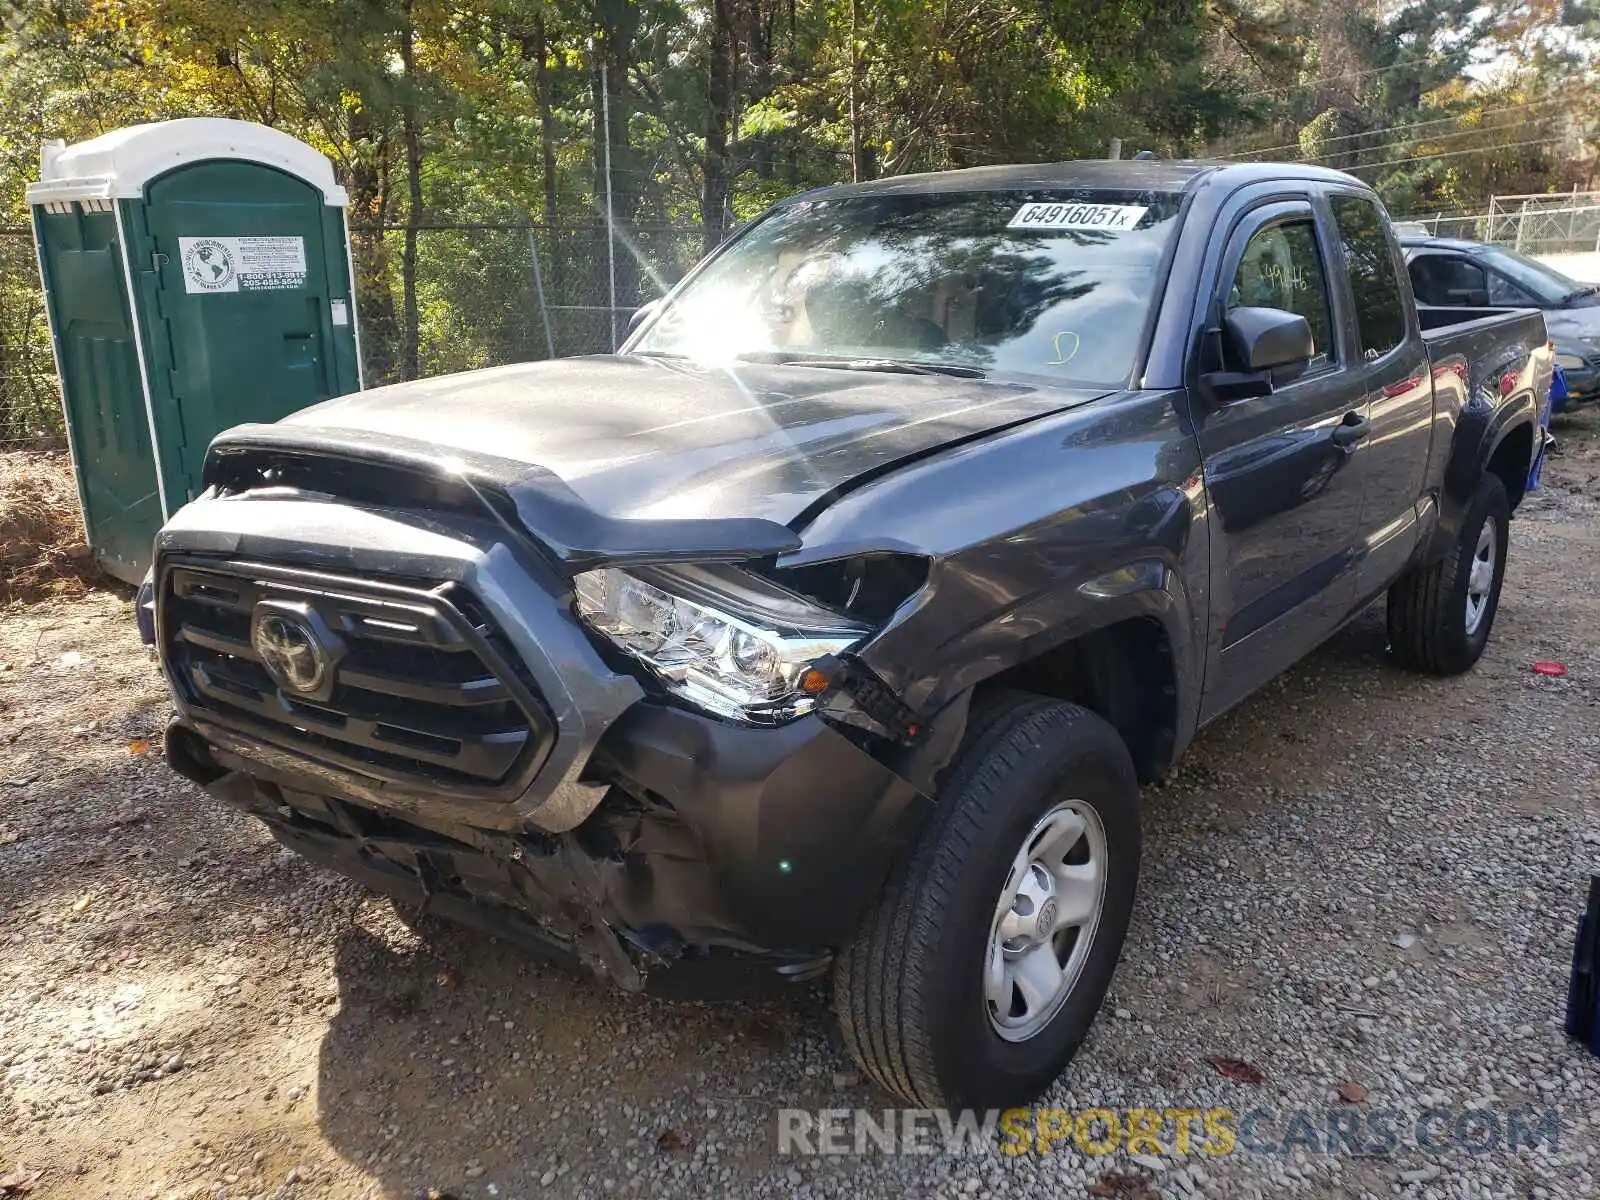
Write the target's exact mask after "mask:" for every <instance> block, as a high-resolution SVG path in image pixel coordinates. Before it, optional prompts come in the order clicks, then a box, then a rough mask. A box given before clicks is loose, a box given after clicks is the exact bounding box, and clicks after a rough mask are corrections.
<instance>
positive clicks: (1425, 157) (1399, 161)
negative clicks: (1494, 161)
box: [1344, 137, 1566, 171]
mask: <svg viewBox="0 0 1600 1200" xmlns="http://www.w3.org/2000/svg"><path fill="white" fill-rule="evenodd" d="M1565 140H1566V139H1565V138H1559V137H1549V138H1534V139H1532V140H1530V141H1526V142H1502V143H1500V144H1499V145H1497V146H1472V147H1469V148H1468V149H1466V150H1446V151H1444V152H1443V153H1442V154H1414V155H1412V156H1411V157H1410V158H1394V159H1390V160H1389V161H1388V162H1375V163H1361V164H1360V165H1359V166H1354V167H1345V168H1344V170H1346V171H1370V170H1372V169H1374V168H1375V167H1398V166H1402V165H1403V164H1405V163H1413V162H1429V161H1432V160H1433V159H1436V158H1456V157H1458V156H1460V155H1463V154H1492V153H1494V152H1495V151H1496V150H1517V149H1521V148H1522V147H1524V146H1552V145H1554V144H1555V143H1557V142H1561V141H1565Z"/></svg>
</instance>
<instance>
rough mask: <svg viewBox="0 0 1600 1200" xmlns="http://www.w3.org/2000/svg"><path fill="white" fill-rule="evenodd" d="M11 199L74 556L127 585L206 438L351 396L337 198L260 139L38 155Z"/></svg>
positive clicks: (130, 137) (238, 129)
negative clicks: (55, 418)
mask: <svg viewBox="0 0 1600 1200" xmlns="http://www.w3.org/2000/svg"><path fill="white" fill-rule="evenodd" d="M42 168H43V169H42V171H41V175H42V178H41V179H40V181H39V182H38V183H35V184H32V185H30V186H29V188H28V202H29V204H30V206H31V208H32V212H33V221H34V234H35V239H36V242H37V245H38V248H39V266H40V273H41V277H42V279H43V282H44V287H45V293H46V300H47V303H48V306H49V312H50V325H51V330H52V333H53V336H54V343H55V348H56V359H57V369H58V373H59V375H60V377H61V389H62V398H63V403H64V405H65V409H66V421H67V430H68V439H69V444H70V445H71V448H72V454H73V461H74V464H75V466H76V469H77V474H78V485H79V494H80V497H81V498H82V501H83V507H84V521H85V526H86V530H87V533H88V537H89V544H90V546H91V547H92V548H93V549H94V551H95V554H96V557H97V558H98V559H99V560H100V562H101V563H102V564H103V565H104V566H105V568H106V569H107V570H108V571H110V572H111V573H112V574H113V575H117V576H119V577H121V578H124V579H130V580H134V581H137V579H138V578H139V577H140V576H141V575H142V574H143V573H144V571H145V569H146V568H147V567H148V565H149V559H150V550H151V544H152V542H153V540H154V537H155V534H156V531H157V529H159V527H160V525H161V524H162V522H164V521H165V520H166V518H168V517H170V516H171V515H172V514H173V513H174V512H176V511H177V510H178V509H179V508H181V507H182V506H183V504H184V503H186V502H187V501H188V500H189V499H190V498H192V497H193V496H194V495H195V494H196V493H197V492H198V490H199V488H200V477H201V468H202V466H203V464H204V459H205V451H206V447H207V446H208V445H209V444H210V442H211V439H212V438H213V437H214V436H216V434H218V433H220V432H221V431H222V430H224V429H227V428H229V427H231V426H233V425H238V424H240V423H242V422H246V421H275V420H277V419H278V418H280V417H283V416H287V415H288V414H289V413H292V412H296V411H298V410H300V409H302V408H305V407H307V406H309V405H312V404H315V403H317V402H318V401H321V400H326V399H328V398H330V397H332V396H339V395H343V394H345V393H346V392H352V391H356V390H358V389H359V388H360V387H361V363H360V348H359V341H358V333H357V326H356V310H355V292H354V287H353V280H354V270H353V268H352V265H351V260H350V249H349V234H348V229H347V227H346V222H345V206H346V203H347V200H346V197H345V192H344V189H343V188H341V187H339V186H338V184H337V183H335V182H334V177H333V168H332V166H331V165H330V164H329V162H328V160H327V158H325V157H324V156H323V155H322V154H320V153H318V152H317V151H316V150H314V149H312V148H311V147H310V146H307V145H306V144H304V143H303V142H300V141H297V140H296V139H294V138H292V137H289V136H288V135H287V134H284V133H281V132H279V131H277V130H274V129H269V128H267V127H266V126H263V125H254V124H251V123H249V122H245V121H228V120H221V119H216V118H203V117H201V118H188V119H183V120H176V121H163V122H159V123H156V124H150V125H134V126H130V127H129V128H126V129H120V130H117V131H115V132H112V133H108V134H104V135H102V136H101V137H97V138H94V139H93V140H91V141H87V142H81V143H79V144H77V145H75V146H70V147H67V146H62V145H61V144H60V143H56V144H54V145H50V146H46V147H45V150H44V154H43V157H42Z"/></svg>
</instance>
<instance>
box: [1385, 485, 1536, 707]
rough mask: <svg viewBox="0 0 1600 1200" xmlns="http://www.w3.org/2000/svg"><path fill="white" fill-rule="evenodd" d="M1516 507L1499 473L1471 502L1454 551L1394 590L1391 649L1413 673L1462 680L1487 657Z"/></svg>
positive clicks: (1401, 581) (1409, 575)
mask: <svg viewBox="0 0 1600 1200" xmlns="http://www.w3.org/2000/svg"><path fill="white" fill-rule="evenodd" d="M1510 544H1511V502H1510V500H1509V499H1507V497H1506V487H1505V484H1504V483H1502V482H1501V481H1500V478H1499V476H1497V475H1485V476H1484V477H1483V481H1482V482H1481V483H1479V484H1478V489H1477V491H1475V492H1473V494H1472V499H1471V500H1469V501H1468V502H1467V507H1466V511H1465V512H1464V513H1463V514H1462V521H1461V531H1460V533H1459V534H1458V535H1457V537H1456V541H1455V544H1454V545H1453V546H1451V547H1450V550H1449V552H1448V553H1447V554H1446V555H1445V556H1444V557H1443V558H1442V559H1440V560H1439V561H1438V562H1436V563H1433V564H1432V565H1430V566H1428V567H1425V568H1420V569H1416V570H1412V571H1410V572H1408V573H1407V574H1405V575H1404V576H1402V577H1401V578H1400V579H1398V580H1396V581H1395V583H1394V585H1393V586H1392V587H1390V589H1389V605H1388V607H1389V612H1388V616H1389V649H1390V651H1391V653H1393V655H1394V657H1395V659H1396V660H1397V661H1398V662H1399V663H1400V664H1401V665H1402V666H1404V667H1409V668H1411V669H1412V670H1413V671H1426V672H1428V673H1429V674H1433V675H1459V674H1460V673H1461V672H1463V671H1465V670H1468V669H1469V668H1470V667H1471V666H1472V665H1473V664H1474V663H1476V662H1477V661H1478V659H1479V658H1481V657H1482V656H1483V649H1484V647H1485V646H1487V645H1488V644H1489V631H1490V629H1492V628H1493V626H1494V617H1495V613H1496V612H1497V611H1498V610H1499V607H1500V585H1501V583H1502V582H1504V580H1505V574H1506V551H1507V550H1508V549H1509V548H1510Z"/></svg>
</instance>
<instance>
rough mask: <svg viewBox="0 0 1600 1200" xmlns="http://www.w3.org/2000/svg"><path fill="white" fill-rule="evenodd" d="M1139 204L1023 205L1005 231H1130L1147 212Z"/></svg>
mask: <svg viewBox="0 0 1600 1200" xmlns="http://www.w3.org/2000/svg"><path fill="white" fill-rule="evenodd" d="M1149 211H1150V210H1149V208H1147V207H1146V206H1144V205H1141V204H1050V203H1042V204H1041V203H1035V204H1024V205H1023V206H1022V207H1021V208H1019V209H1017V215H1016V216H1014V217H1012V218H1011V220H1010V221H1008V222H1006V228H1007V229H1103V230H1105V231H1107V232H1108V233H1121V232H1124V231H1126V230H1129V229H1132V228H1133V227H1134V226H1135V225H1137V224H1138V223H1139V218H1140V217H1142V216H1144V215H1145V213H1147V212H1149Z"/></svg>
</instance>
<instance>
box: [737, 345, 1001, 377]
mask: <svg viewBox="0 0 1600 1200" xmlns="http://www.w3.org/2000/svg"><path fill="white" fill-rule="evenodd" d="M735 357H737V358H738V359H739V361H740V362H759V363H772V364H773V365H774V366H781V367H827V368H831V369H832V370H835V371H881V372H883V373H885V374H893V375H953V376H955V377H956V378H957V379H986V378H988V376H987V374H986V373H985V372H984V371H982V370H980V369H979V368H977V367H967V366H962V365H961V364H960V363H930V362H915V361H913V360H911V359H905V358H849V357H846V356H840V355H828V354H803V353H796V352H794V351H790V350H753V351H750V352H749V353H746V354H740V355H736V356H735Z"/></svg>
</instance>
